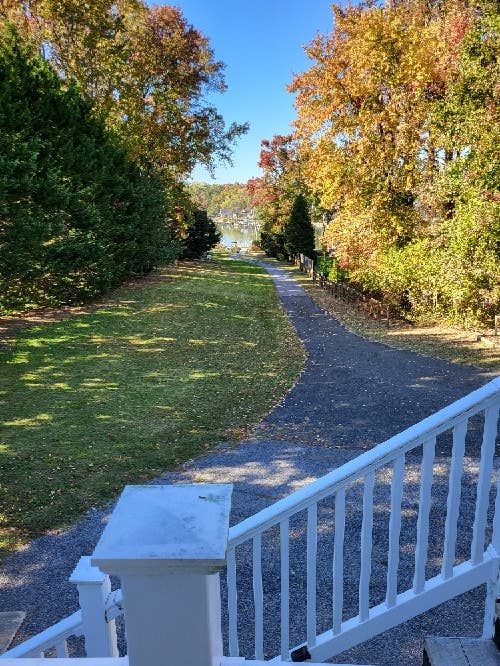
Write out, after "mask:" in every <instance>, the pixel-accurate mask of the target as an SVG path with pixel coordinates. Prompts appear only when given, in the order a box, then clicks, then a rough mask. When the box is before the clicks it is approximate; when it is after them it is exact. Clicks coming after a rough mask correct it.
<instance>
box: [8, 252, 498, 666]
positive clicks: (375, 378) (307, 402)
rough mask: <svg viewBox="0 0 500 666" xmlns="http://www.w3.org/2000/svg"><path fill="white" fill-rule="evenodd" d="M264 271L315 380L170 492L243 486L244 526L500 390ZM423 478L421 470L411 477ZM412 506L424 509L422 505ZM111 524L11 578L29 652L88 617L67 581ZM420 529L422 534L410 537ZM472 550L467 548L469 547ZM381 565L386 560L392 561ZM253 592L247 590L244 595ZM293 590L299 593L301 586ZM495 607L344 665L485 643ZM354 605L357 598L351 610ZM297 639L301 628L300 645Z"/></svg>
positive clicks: (473, 458)
mask: <svg viewBox="0 0 500 666" xmlns="http://www.w3.org/2000/svg"><path fill="white" fill-rule="evenodd" d="M258 263H260V265H261V266H263V267H264V268H265V269H266V270H267V271H268V272H269V274H270V275H271V277H272V279H273V280H274V282H275V284H276V288H277V290H278V294H279V296H280V298H281V301H282V303H283V306H284V308H285V310H286V312H287V314H288V316H289V317H290V320H291V321H292V323H293V325H294V326H295V328H296V330H297V332H298V335H299V336H300V338H301V340H302V342H303V344H304V345H305V347H306V349H307V351H308V358H307V362H306V366H305V369H304V371H303V373H302V375H301V377H300V379H299V381H298V382H297V384H296V385H295V387H294V388H293V389H292V391H290V393H289V394H288V395H287V396H286V397H285V399H284V400H283V401H282V402H281V403H280V404H279V405H278V406H277V407H276V408H275V409H274V410H273V411H272V412H271V413H270V414H269V415H268V416H267V417H266V418H264V420H263V421H262V422H261V423H260V424H259V425H258V426H257V428H256V429H255V431H254V432H253V434H252V436H251V438H249V439H247V440H245V441H243V442H241V443H240V444H239V445H238V446H237V447H235V448H229V447H225V446H221V447H219V448H218V449H217V450H216V451H214V452H213V453H211V454H208V455H207V456H204V457H202V458H198V459H196V460H194V461H191V462H190V463H188V464H187V465H185V466H184V468H183V469H182V470H181V471H178V472H175V473H169V474H166V475H164V476H163V477H162V478H161V479H158V480H157V482H158V483H179V482H180V483H186V482H188V483H189V482H199V481H204V482H232V483H234V493H233V511H232V522H233V523H236V522H238V521H239V520H241V519H242V518H245V517H247V516H248V515H252V514H253V513H255V512H256V511H258V510H260V509H262V508H263V507H265V506H268V505H269V504H270V503H272V502H274V501H275V500H276V499H279V498H281V497H283V496H285V495H287V494H289V493H290V492H291V491H293V490H295V489H296V488H298V487H300V486H302V485H304V484H305V483H307V482H309V481H311V480H313V479H315V478H317V477H319V476H322V475H323V474H325V473H327V472H328V471H330V470H332V469H334V468H336V467H338V466H339V465H341V464H342V463H344V462H345V461H347V460H350V459H351V458H353V457H355V456H357V455H359V454H360V453H361V452H362V451H364V450H366V449H369V448H372V447H373V446H374V445H375V444H377V443H378V442H382V441H384V440H385V439H387V438H388V437H390V436H391V435H394V434H395V433H397V432H399V431H400V430H402V429H404V428H406V427H408V426H409V425H411V424H413V423H415V422H417V421H419V420H421V419H422V418H424V417H426V416H428V415H429V414H431V413H433V412H435V411H436V410H438V409H440V408H441V407H443V406H445V405H447V404H449V403H450V402H453V401H454V400H456V399H457V398H459V397H461V396H463V395H465V394H466V393H468V392H470V391H472V390H473V389H475V388H477V387H478V386H481V385H482V384H484V383H486V382H487V381H488V380H490V379H491V378H492V375H491V373H487V372H482V371H480V370H478V369H476V368H472V367H468V366H463V365H454V364H451V363H448V362H446V361H441V360H437V359H433V358H430V357H427V356H422V355H419V354H416V353H414V352H410V351H401V350H396V349H393V348H390V347H388V346H385V345H382V344H379V343H374V342H369V341H367V340H365V339H364V338H361V337H359V336H357V335H355V334H353V333H351V332H350V331H348V330H346V329H345V328H344V327H343V326H342V325H341V324H339V322H338V321H337V320H335V319H334V318H333V317H332V316H330V315H329V314H327V313H326V312H325V311H324V310H322V309H321V308H319V307H318V306H317V305H316V304H315V303H314V302H313V301H312V299H311V298H310V297H309V296H308V295H307V293H306V292H305V291H304V290H303V289H302V288H301V287H300V286H299V285H298V284H297V283H296V282H295V281H294V280H293V278H291V277H290V276H289V275H288V274H286V273H285V272H284V271H282V270H281V269H279V268H277V267H275V266H273V265H269V264H266V263H265V262H258ZM446 449H447V446H446V443H443V445H442V446H440V445H439V443H438V450H437V460H436V464H438V465H439V464H442V465H443V467H446V465H447V455H446ZM478 451H479V442H477V441H476V440H475V439H474V437H472V438H471V441H470V442H469V443H468V448H467V458H466V464H465V472H466V480H467V479H472V478H473V477H474V476H475V474H476V472H477V457H478ZM417 462H418V461H415V470H416V469H417ZM412 473H413V471H412V470H411V469H410V471H409V475H410V477H411V474H412ZM415 473H416V471H415ZM437 490H438V500H437V506H436V511H434V512H433V520H435V521H436V525H437V526H439V525H441V523H442V520H441V518H442V515H441V514H442V511H439V506H442V502H443V501H444V502H446V489H445V487H444V486H443V487H442V488H441V487H440V485H439V483H438V484H437ZM379 500H380V501H379V506H381V507H385V506H386V502H387V496H384V491H382V494H381V495H380V498H379ZM473 500H474V496H473V493H472V490H469V488H468V486H467V484H466V485H465V487H464V492H463V498H462V504H463V506H464V507H465V508H466V510H469V513H470V512H472V511H473ZM409 501H410V503H411V502H413V505H414V504H415V502H418V497H417V498H415V497H414V498H413V499H411V498H410V500H409ZM410 508H411V507H410ZM326 510H327V507H325V511H326ZM108 513H109V510H107V511H97V510H93V511H90V512H89V514H88V515H87V517H86V518H85V520H82V521H81V522H79V523H78V524H76V525H75V526H73V527H72V528H71V529H69V530H67V531H66V532H64V533H62V534H51V535H47V536H44V537H42V538H40V539H37V540H36V541H34V542H32V543H31V544H30V545H29V546H28V547H27V548H26V549H25V550H23V551H21V552H19V553H17V554H16V555H14V556H13V557H11V558H10V559H9V560H8V561H7V562H5V563H4V564H3V566H2V567H1V568H0V610H5V611H9V610H16V611H26V612H27V619H26V621H25V623H24V625H23V626H22V628H21V630H20V632H19V634H18V637H17V641H19V640H23V639H25V638H27V637H29V636H31V635H33V634H34V633H36V632H38V631H40V630H42V629H44V628H45V627H47V626H49V625H50V624H52V623H53V622H55V621H56V620H58V619H60V618H61V617H64V616H66V615H68V614H70V613H71V612H73V611H74V610H76V608H77V599H76V593H75V590H74V589H73V586H72V585H70V584H69V583H67V578H68V576H69V575H70V574H71V571H72V570H73V568H74V566H75V564H76V562H77V561H78V559H79V557H80V556H81V555H87V554H90V553H91V552H92V550H93V548H94V546H95V544H96V542H97V540H98V538H99V536H100V534H101V532H102V529H103V524H104V522H105V519H106V516H107V514H108ZM410 513H411V512H410ZM359 519H360V516H359V515H354V514H353V515H352V516H351V523H352V527H353V529H352V535H350V530H349V529H348V530H347V535H346V551H349V550H350V548H351V547H352V548H354V547H355V539H356V536H355V530H354V528H355V526H356V525H357V524H358V523H359ZM408 529H411V528H410V526H409V527H408ZM350 539H352V543H350V542H349V540H350ZM463 540H464V544H463V545H464V547H465V546H466V543H465V542H466V541H467V536H466V535H464V536H463ZM379 541H380V543H382V542H383V538H382V535H378V534H377V532H375V537H374V543H375V548H374V557H376V556H377V552H378V551H377V545H378V543H379ZM379 555H380V558H382V557H383V549H381V550H380V553H379ZM436 557H437V554H436ZM273 558H274V556H273V555H272V554H271V555H270V556H269V561H265V562H264V567H263V568H264V572H265V577H266V578H265V580H264V585H265V587H266V589H267V590H269V592H270V593H272V591H273V589H275V587H276V585H275V584H276V574H275V570H273V563H274V565H276V560H275V558H274V559H273ZM381 561H382V559H381ZM278 566H279V564H278ZM297 566H298V568H297V572H294V574H295V573H296V574H297V576H296V577H297V580H296V586H297V589H298V590H299V591H300V586H301V585H302V583H303V576H302V574H301V570H300V567H301V565H300V564H298V565H297ZM323 566H324V567H325V570H324V571H323V569H322V567H323ZM328 566H329V565H328V564H325V565H320V568H319V574H318V577H319V580H320V581H321V580H322V575H323V574H324V580H325V584H324V589H320V590H319V596H318V599H319V602H318V603H319V606H320V608H323V607H324V609H325V610H324V614H325V622H327V621H328V612H329V611H328V608H327V607H328V599H329V594H330V595H331V582H328V575H329V574H328V571H327V569H328ZM380 566H382V565H380ZM355 569H356V566H355V565H353V567H352V570H349V571H347V572H346V585H347V584H348V583H352V585H353V586H355V584H356V580H355V578H356V576H355ZM375 573H376V571H374V574H375ZM247 583H248V581H246V582H245V581H244V585H247ZM291 584H292V588H293V586H294V582H293V581H292V583H291ZM380 591H381V588H380V590H379V589H378V587H377V584H374V587H373V595H374V597H376V596H377V594H380ZM274 596H275V597H276V596H277V595H274ZM483 596H484V595H483V593H482V591H481V590H477V591H475V592H471V593H468V594H467V595H463V597H461V598H459V599H457V600H454V601H453V602H449V603H447V604H444V605H443V606H442V607H440V608H438V609H435V610H434V611H432V612H430V613H427V614H425V615H423V616H421V617H419V618H416V619H415V620H413V621H412V622H411V623H407V624H406V625H403V626H401V627H398V628H396V629H394V630H392V631H390V632H386V634H383V635H382V636H379V637H378V638H376V639H373V640H371V641H369V642H367V643H365V644H364V645H361V646H359V647H357V648H354V649H353V650H351V651H349V652H348V653H344V654H342V655H339V656H338V658H337V659H336V661H338V662H349V663H357V664H366V663H370V664H385V665H387V666H400V664H401V663H404V664H407V665H408V666H417V665H419V664H421V654H422V643H423V638H424V637H425V636H426V635H428V634H440V635H479V633H480V631H481V622H482V608H481V606H482V599H483ZM294 603H295V605H296V608H295V610H296V611H297V614H298V616H299V618H300V616H301V613H302V611H303V608H302V606H303V604H302V603H301V601H300V600H295V602H294ZM349 603H351V601H350V598H349V592H348V591H347V593H346V604H347V605H349ZM278 631H279V629H278V628H277V627H276V632H278ZM293 631H294V628H293V627H292V634H293ZM297 631H298V629H297ZM276 632H274V634H276ZM276 640H277V637H276V635H272V636H271V637H270V639H269V647H270V649H272V648H273V647H274V645H275V643H276ZM247 643H248V644H247ZM247 643H246V642H245V637H244V638H243V650H244V652H245V655H244V656H246V657H247V658H248V657H251V649H252V646H251V640H250V638H248V642H247Z"/></svg>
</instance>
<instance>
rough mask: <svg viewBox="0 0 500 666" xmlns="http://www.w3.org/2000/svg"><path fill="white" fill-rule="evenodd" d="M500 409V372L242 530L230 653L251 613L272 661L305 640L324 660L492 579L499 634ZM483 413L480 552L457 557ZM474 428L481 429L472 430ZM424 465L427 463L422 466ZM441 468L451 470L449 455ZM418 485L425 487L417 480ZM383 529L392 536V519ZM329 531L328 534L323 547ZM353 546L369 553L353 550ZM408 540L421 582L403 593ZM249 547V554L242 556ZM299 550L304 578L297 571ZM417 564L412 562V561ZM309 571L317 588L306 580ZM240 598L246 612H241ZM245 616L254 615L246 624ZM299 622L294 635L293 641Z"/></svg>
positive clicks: (232, 561)
mask: <svg viewBox="0 0 500 666" xmlns="http://www.w3.org/2000/svg"><path fill="white" fill-rule="evenodd" d="M499 405H500V378H497V379H495V380H494V381H492V382H490V383H489V384H487V385H486V386H484V387H482V388H480V389H478V390H477V391H474V392H473V393H471V394H470V395H468V396H466V397H465V398H463V399H461V400H459V401H458V402H456V403H454V404H453V405H451V406H449V407H446V408H445V409H443V410H441V411H439V412H438V413H436V414H434V415H433V416H430V417H429V418H427V419H425V420H424V421H422V422H420V423H419V424H417V425H415V426H413V427H411V428H408V429H407V430H405V431H404V432H402V433H400V434H398V435H396V436H395V437H392V438H391V439H389V440H388V441H386V442H385V443H383V444H380V445H378V446H376V447H375V448H373V449H372V450H370V451H367V452H366V453H364V454H362V455H360V456H359V457H357V458H355V459H354V460H352V461H350V462H348V463H346V464H345V465H342V466H341V467H339V468H338V469H336V470H334V471H333V472H331V473H330V474H327V475H326V476H324V477H322V478H320V479H318V480H317V481H314V482H313V483H310V484H309V485H307V486H305V487H304V488H301V489H300V490H298V491H297V492H295V493H293V494H292V495H289V496H288V497H286V498H284V499H283V500H281V501H279V502H277V503H275V504H273V505H272V506H270V507H268V508H266V509H264V510H263V511H261V512H260V513H258V514H256V515H254V516H252V517H250V518H248V519H247V520H244V521H243V522H241V523H240V524H239V525H236V526H235V527H233V528H232V529H231V530H230V536H229V545H228V554H227V581H228V582H227V587H228V614H229V651H230V655H231V656H236V655H238V654H239V636H240V634H241V633H242V632H244V627H245V626H248V619H249V618H248V614H249V611H250V612H252V611H253V616H254V620H253V631H252V635H251V636H245V642H246V643H247V644H248V643H249V642H250V643H253V646H254V655H255V658H256V659H263V657H264V654H265V653H266V654H267V655H270V656H273V655H276V657H277V658H278V655H281V656H280V658H281V659H282V660H287V659H289V655H290V651H291V649H293V648H296V647H297V646H298V645H300V644H304V643H305V644H307V648H308V650H309V652H310V653H311V655H312V658H313V659H314V660H316V661H324V660H325V659H328V658H330V657H333V656H335V655H336V654H338V653H340V652H342V651H344V650H346V649H348V648H350V647H353V646H354V645H356V644H358V643H360V642H363V641H365V640H368V639H369V638H371V637H372V636H374V635H376V634H379V633H381V632H383V631H385V630H387V629H389V628H391V627H393V626H395V625H397V624H400V623H402V622H404V621H406V620H408V619H409V618H411V617H414V616H416V615H418V614H420V613H422V612H423V611H425V610H428V609H429V608H432V607H434V606H437V605H439V604H440V603H442V602H444V601H446V600H448V599H450V598H452V597H454V596H457V595H459V594H461V593H463V592H465V591H467V590H469V589H472V588H474V587H476V586H478V585H481V584H483V583H488V599H487V604H486V613H485V621H484V633H485V635H486V634H488V635H490V636H491V634H492V626H493V613H494V601H495V594H496V579H497V575H498V570H499V556H500V493H497V507H496V508H497V509H498V510H497V511H496V514H495V518H494V519H493V516H492V515H491V514H492V512H491V511H490V514H489V512H488V509H489V505H490V502H489V497H490V489H491V483H492V475H493V459H494V454H495V439H496V435H497V422H498V412H499ZM478 415H484V416H482V424H480V425H482V447H481V459H480V463H479V472H478V476H477V479H476V481H475V485H476V487H477V494H476V501H475V515H474V519H473V520H472V524H471V525H470V534H471V544H470V551H469V554H470V556H469V557H468V558H465V557H457V530H458V529H460V530H461V533H463V531H464V528H467V527H468V526H466V525H465V526H464V525H463V524H461V523H460V518H461V515H460V498H461V494H462V475H463V461H464V452H465V444H466V437H467V433H468V430H469V428H468V426H469V424H471V422H473V423H472V426H473V427H474V428H477V427H478V424H477V423H476V421H477V417H478ZM474 417H476V418H474ZM447 433H451V435H452V436H451V439H452V446H451V458H449V460H450V465H449V469H448V470H447V475H446V476H447V479H446V481H447V486H448V488H447V501H446V520H445V524H444V529H443V533H442V535H441V544H440V546H441V547H440V548H439V547H437V546H438V544H437V543H436V540H437V538H438V534H437V533H436V532H435V531H434V533H433V544H432V546H433V552H436V551H437V552H438V553H439V551H441V555H442V563H441V567H440V571H439V572H434V573H435V575H433V576H426V570H429V569H432V568H433V567H432V565H433V564H434V568H435V562H429V558H428V551H429V525H430V516H431V509H433V511H434V513H435V512H436V511H437V512H438V513H440V514H441V515H442V514H443V512H444V511H443V510H444V507H443V506H441V505H440V504H439V502H438V501H437V502H436V500H434V501H433V478H434V477H435V475H436V469H435V465H434V460H435V450H436V441H438V442H439V445H440V446H444V447H446V438H445V435H446V434H447ZM474 434H475V433H474V432H469V438H470V437H471V435H472V436H474ZM416 466H418V467H419V473H418V474H417V473H416V470H415V467H416ZM440 466H441V467H442V466H443V461H441V462H440ZM408 474H412V475H413V476H414V477H415V476H416V477H417V478H416V480H414V481H413V484H412V485H413V486H414V485H415V483H416V484H418V497H414V498H413V499H412V498H410V502H411V504H412V507H411V508H412V509H416V511H417V512H418V517H417V519H416V525H415V526H414V534H410V539H411V540H410V541H408V536H405V540H404V542H403V539H402V538H401V526H402V521H404V522H405V527H406V529H407V530H408V520H406V519H405V517H404V515H403V514H404V511H405V510H408V506H406V507H405V504H404V501H405V493H406V494H408V485H409V484H408V482H407V480H405V477H406V476H407V475H408ZM441 476H442V469H441ZM387 478H390V491H389V492H387V493H386V495H385V497H384V495H383V492H382V496H381V505H382V506H379V505H376V504H374V493H375V492H376V491H379V497H380V486H381V485H382V486H383V485H384V484H387ZM441 483H443V481H442V480H441ZM383 490H384V489H383V488H382V491H383ZM411 490H413V493H414V491H415V488H410V491H411ZM387 505H390V514H389V518H388V520H387V524H386V529H385V532H386V535H387V547H386V550H385V559H386V560H387V572H386V576H385V583H384V594H383V598H382V599H379V600H378V603H373V602H372V599H373V596H374V595H373V594H370V585H371V583H372V582H373V576H372V568H373V559H372V548H373V530H374V519H377V520H378V522H379V523H380V520H381V519H383V518H384V517H385V511H384V508H385V506H387ZM402 509H403V510H402ZM488 519H489V520H488ZM358 527H359V529H358ZM377 528H378V533H379V534H380V524H378V525H377ZM487 528H488V535H490V534H491V533H492V538H491V541H490V543H491V545H488V544H487V543H486V541H485V538H486V532H487ZM356 531H357V532H358V534H357V535H356V534H355V532H356ZM347 534H349V537H350V541H349V552H348V553H346V547H345V543H346V542H345V537H346V535H347ZM318 535H320V536H321V541H322V544H321V547H320V544H319V543H318ZM325 537H326V539H325ZM325 540H326V543H325ZM264 543H265V546H264V545H263V544H264ZM353 543H354V544H355V546H356V548H355V550H356V551H357V552H353V547H352V544H353ZM402 548H404V549H405V550H408V549H410V550H411V551H412V552H413V555H412V560H413V561H412V563H411V566H412V569H413V572H412V573H413V577H412V581H411V582H410V584H408V585H407V587H404V588H403V589H402V590H401V584H399V585H398V577H399V578H401V577H402V575H401V574H402V566H401V563H400V557H401V549H402ZM239 550H242V551H243V553H242V554H241V556H240V557H239V556H238V551H239ZM250 550H251V563H252V565H251V566H252V573H251V576H252V584H251V587H252V590H253V593H252V597H253V598H250V599H249V595H248V594H246V597H244V598H243V599H241V598H239V588H241V587H244V588H245V589H248V588H249V587H250V586H249V585H248V584H247V585H242V584H241V583H242V578H244V577H245V575H246V571H248V555H249V551H250ZM292 550H293V559H294V562H295V563H294V570H295V573H294V574H291V570H290V558H291V553H292ZM301 551H302V552H301ZM301 557H302V560H301ZM325 558H326V560H327V561H326V563H325ZM270 559H273V560H274V567H275V569H276V570H275V572H274V574H273V573H269V569H270V567H269V564H268V563H269V560H270ZM405 560H406V562H405V564H407V560H408V557H406V558H405ZM459 560H461V561H459ZM278 561H279V569H278V565H277V562H278ZM239 563H240V566H238V564H239ZM263 563H265V566H266V568H267V569H268V572H267V573H268V575H267V580H268V581H269V579H271V582H272V576H273V575H274V579H276V578H279V589H275V587H274V586H273V585H271V590H270V591H268V592H267V593H266V590H265V580H266V577H263ZM347 566H349V569H350V570H351V572H352V569H353V568H354V569H355V570H356V572H357V574H358V575H357V576H356V583H357V585H356V587H357V591H356V603H355V604H354V606H353V604H352V603H351V604H349V605H348V606H346V604H345V603H344V596H345V588H346V582H345V574H346V569H347ZM318 567H320V570H321V572H322V573H321V580H320V579H319V578H318ZM271 568H272V567H271ZM379 568H380V567H379ZM406 568H407V569H408V568H409V567H406ZM325 571H326V572H327V573H326V575H325V573H324V572H325ZM406 574H408V571H406ZM403 577H404V576H403ZM328 578H329V579H330V581H331V602H330V612H329V624H328V625H327V626H326V627H324V626H323V627H322V629H323V630H322V631H319V630H318V629H319V622H318V619H319V618H318V607H317V593H318V589H319V588H320V587H322V586H325V584H326V583H327V582H330V581H328ZM292 579H294V581H293V582H294V585H293V588H294V589H293V592H294V593H295V598H294V599H293V598H292V589H291V582H292ZM297 579H298V580H297ZM304 579H305V582H306V585H305V591H304V588H303V586H302V585H301V584H300V583H301V580H304ZM325 579H327V580H325ZM400 583H401V581H400ZM352 587H353V586H352V585H351V588H352ZM240 596H241V595H240ZM350 596H351V597H352V589H351V590H350ZM304 597H305V598H304ZM266 605H267V608H266ZM239 606H240V607H241V609H242V612H241V613H240V617H239V614H238V609H239ZM291 608H293V609H294V612H295V613H296V614H297V609H299V611H300V609H301V608H303V609H304V612H303V613H301V615H302V617H300V618H297V617H291V615H290V609H291ZM323 613H325V611H324V610H323ZM326 613H327V614H328V612H326ZM241 615H243V616H244V617H241ZM271 618H272V620H271ZM239 619H241V620H242V621H241V622H240V623H239V621H238V620H239ZM272 622H274V623H276V622H279V624H280V632H279V634H280V645H279V646H277V645H276V644H275V641H274V642H273V638H272V636H270V633H271V632H270V630H271V629H272ZM322 624H323V625H324V623H322ZM291 628H293V633H294V640H291V636H290V633H291ZM274 633H276V632H274ZM247 649H248V648H247Z"/></svg>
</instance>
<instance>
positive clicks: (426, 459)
mask: <svg viewBox="0 0 500 666" xmlns="http://www.w3.org/2000/svg"><path fill="white" fill-rule="evenodd" d="M435 453H436V438H435V437H433V438H432V439H431V440H428V441H427V442H424V444H423V456H422V467H421V476H420V500H419V505H418V506H419V509H418V521H417V544H416V547H415V574H414V576H413V591H414V592H415V594H418V593H419V592H422V590H423V589H424V587H425V565H426V564H427V551H428V548H429V516H430V511H431V499H432V496H431V491H432V478H433V463H434V455H435Z"/></svg>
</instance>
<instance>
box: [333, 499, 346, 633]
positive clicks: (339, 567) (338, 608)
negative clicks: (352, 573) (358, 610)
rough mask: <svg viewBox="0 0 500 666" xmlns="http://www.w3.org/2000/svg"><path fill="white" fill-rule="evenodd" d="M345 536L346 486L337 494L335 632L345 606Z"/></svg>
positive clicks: (337, 631) (334, 549)
mask: <svg viewBox="0 0 500 666" xmlns="http://www.w3.org/2000/svg"><path fill="white" fill-rule="evenodd" d="M344 536H345V488H340V489H339V490H338V491H337V494H336V496H335V534H334V539H335V541H334V544H333V599H332V603H333V633H334V634H338V633H339V632H340V628H341V625H342V611H343V607H344Z"/></svg>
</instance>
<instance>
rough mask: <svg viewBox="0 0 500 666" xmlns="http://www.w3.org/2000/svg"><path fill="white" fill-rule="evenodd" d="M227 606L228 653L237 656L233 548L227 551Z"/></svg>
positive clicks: (236, 596) (236, 591) (236, 612)
mask: <svg viewBox="0 0 500 666" xmlns="http://www.w3.org/2000/svg"><path fill="white" fill-rule="evenodd" d="M226 576H227V607H228V617H229V655H230V656H231V657H238V656H239V654H240V649H239V645H238V590H237V587H236V553H235V550H234V548H230V549H229V550H228V551H227V573H226Z"/></svg>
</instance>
